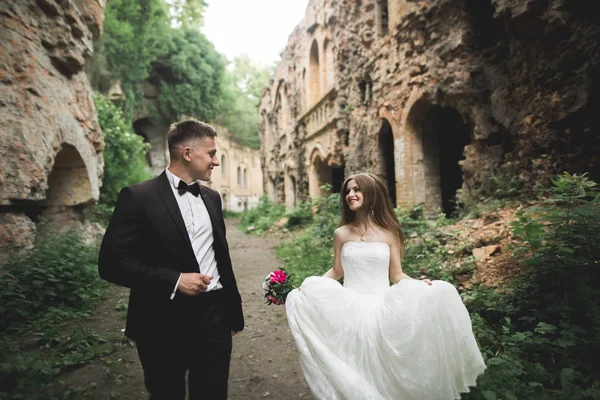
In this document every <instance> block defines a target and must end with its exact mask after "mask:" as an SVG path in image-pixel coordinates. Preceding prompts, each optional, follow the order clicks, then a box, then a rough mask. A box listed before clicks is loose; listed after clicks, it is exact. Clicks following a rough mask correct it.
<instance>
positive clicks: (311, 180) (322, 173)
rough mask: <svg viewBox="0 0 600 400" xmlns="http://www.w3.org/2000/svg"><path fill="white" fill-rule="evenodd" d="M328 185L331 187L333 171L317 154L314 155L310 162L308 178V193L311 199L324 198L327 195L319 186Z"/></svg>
mask: <svg viewBox="0 0 600 400" xmlns="http://www.w3.org/2000/svg"><path fill="white" fill-rule="evenodd" d="M325 184H330V185H332V186H333V169H332V168H331V167H330V166H329V165H328V164H327V161H325V160H324V159H323V158H321V156H320V155H319V154H316V155H315V156H314V157H313V159H312V162H311V167H310V173H309V176H308V191H309V195H310V197H312V198H318V197H324V196H327V195H328V194H329V193H327V192H325V191H323V190H321V186H323V185H325Z"/></svg>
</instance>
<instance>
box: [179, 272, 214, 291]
mask: <svg viewBox="0 0 600 400" xmlns="http://www.w3.org/2000/svg"><path fill="white" fill-rule="evenodd" d="M212 278H213V277H212V276H209V275H204V274H199V273H197V272H187V273H183V274H181V279H180V280H179V285H177V290H179V291H180V292H181V293H183V294H185V295H188V296H198V295H199V294H200V293H203V292H205V291H206V289H207V288H208V285H209V284H210V281H211V279H212Z"/></svg>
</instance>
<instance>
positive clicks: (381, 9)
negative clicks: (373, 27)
mask: <svg viewBox="0 0 600 400" xmlns="http://www.w3.org/2000/svg"><path fill="white" fill-rule="evenodd" d="M376 8H377V19H378V20H379V21H377V22H378V25H379V34H380V35H381V36H385V35H387V34H388V31H389V11H388V2H387V0H378V1H377V3H376Z"/></svg>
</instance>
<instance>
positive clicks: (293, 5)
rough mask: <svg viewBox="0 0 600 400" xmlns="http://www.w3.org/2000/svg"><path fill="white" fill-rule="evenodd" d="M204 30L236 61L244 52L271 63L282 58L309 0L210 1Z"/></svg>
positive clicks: (229, 57)
mask: <svg viewBox="0 0 600 400" xmlns="http://www.w3.org/2000/svg"><path fill="white" fill-rule="evenodd" d="M207 3H208V7H207V9H206V12H205V14H204V27H203V28H202V32H203V33H204V34H205V35H206V37H207V38H208V40H210V41H211V42H213V43H214V45H215V47H216V48H217V51H218V52H220V53H222V54H225V56H226V57H227V58H228V59H229V60H232V59H233V57H235V56H237V55H241V54H244V53H246V54H248V56H250V58H251V59H253V60H256V61H259V62H261V63H262V64H264V65H270V64H272V63H273V62H274V61H276V60H279V54H280V53H281V52H282V50H283V49H284V48H285V46H286V44H287V39H288V36H289V35H290V33H292V30H293V29H294V27H296V25H298V23H299V22H300V21H301V20H302V18H304V12H305V11H306V6H307V5H308V0H207Z"/></svg>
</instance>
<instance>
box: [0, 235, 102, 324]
mask: <svg viewBox="0 0 600 400" xmlns="http://www.w3.org/2000/svg"><path fill="white" fill-rule="evenodd" d="M38 229H39V231H40V232H39V233H38V236H37V239H36V246H35V249H34V250H32V252H31V253H30V254H28V255H26V256H23V257H13V258H12V259H10V260H9V261H8V262H7V263H6V264H4V265H3V266H2V272H3V273H2V274H1V275H0V286H1V287H2V291H0V332H4V331H6V330H7V329H8V328H9V327H11V328H16V327H18V326H21V324H22V323H26V322H28V321H30V320H32V319H35V318H37V317H38V316H40V315H42V314H44V313H46V312H47V311H48V310H49V309H50V308H51V307H56V308H65V309H72V310H77V309H83V308H86V307H90V306H91V305H92V304H94V302H95V301H96V300H98V299H99V298H100V295H101V288H102V286H101V284H100V278H99V277H98V269H97V259H98V249H97V248H95V247H92V246H89V245H87V244H85V243H84V242H83V240H82V238H81V237H80V236H79V235H78V234H77V233H76V232H74V231H69V232H66V233H62V234H57V233H56V232H51V231H45V227H44V226H43V224H42V226H41V227H40V228H38Z"/></svg>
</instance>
